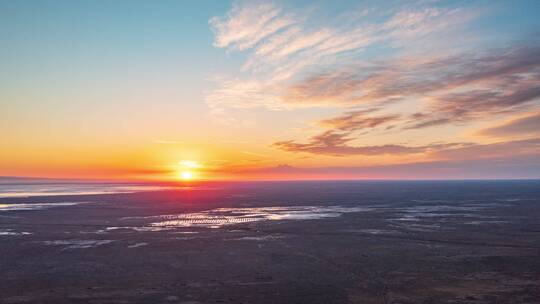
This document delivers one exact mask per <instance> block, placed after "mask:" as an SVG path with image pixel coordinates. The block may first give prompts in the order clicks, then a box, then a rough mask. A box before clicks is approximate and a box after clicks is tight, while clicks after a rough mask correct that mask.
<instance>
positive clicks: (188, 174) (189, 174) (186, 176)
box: [180, 171, 193, 180]
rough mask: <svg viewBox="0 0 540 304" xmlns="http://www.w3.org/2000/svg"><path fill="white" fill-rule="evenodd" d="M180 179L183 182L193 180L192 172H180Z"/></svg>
mask: <svg viewBox="0 0 540 304" xmlns="http://www.w3.org/2000/svg"><path fill="white" fill-rule="evenodd" d="M180 178H181V179H183V180H192V179H193V172H191V171H182V172H180Z"/></svg>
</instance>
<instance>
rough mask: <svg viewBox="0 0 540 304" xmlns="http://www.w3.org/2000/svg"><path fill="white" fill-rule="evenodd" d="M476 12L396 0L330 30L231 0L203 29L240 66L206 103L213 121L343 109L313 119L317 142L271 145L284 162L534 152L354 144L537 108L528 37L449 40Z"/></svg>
mask: <svg viewBox="0 0 540 304" xmlns="http://www.w3.org/2000/svg"><path fill="white" fill-rule="evenodd" d="M482 13H483V11H482V10H480V9H478V7H472V8H471V7H467V8H464V7H457V6H445V5H441V4H440V3H434V2H415V3H405V4H403V3H401V4H400V5H397V6H395V7H393V8H392V10H390V11H389V13H382V12H381V11H380V10H377V9H371V8H362V9H361V10H360V9H359V10H358V12H357V13H356V14H353V13H352V12H348V13H347V14H343V15H341V16H338V17H341V18H346V20H342V21H343V22H340V23H339V24H338V23H337V22H329V21H326V20H320V21H319V20H313V16H312V15H310V14H302V13H300V12H299V10H286V9H285V8H283V7H280V6H277V5H275V4H268V3H265V4H253V3H252V2H250V3H237V4H236V5H235V6H234V7H233V8H232V10H231V11H230V12H229V13H228V14H227V15H226V16H224V17H216V18H213V19H212V20H211V21H210V24H211V26H212V27H213V29H214V32H215V33H216V36H215V46H217V47H220V48H224V49H227V50H228V51H240V52H242V54H243V55H244V56H245V58H246V59H245V62H244V63H243V65H242V67H241V69H239V71H238V73H237V74H235V75H234V76H230V77H224V78H221V79H220V80H219V81H218V82H217V88H216V89H215V90H214V91H212V92H211V93H210V94H208V95H207V96H206V101H207V103H208V105H209V106H210V107H211V108H212V109H213V110H214V111H217V112H219V111H223V109H234V108H242V109H246V108H255V107H259V108H266V109H271V110H282V109H302V108H310V107H317V108H321V107H331V108H335V109H342V110H341V111H343V113H342V114H341V115H335V114H334V116H333V117H329V118H322V119H319V120H318V121H316V122H315V125H316V126H317V127H319V128H320V129H322V130H321V131H320V132H319V134H318V135H315V136H311V137H309V138H307V139H305V140H301V139H300V140H280V141H277V142H275V143H273V144H272V146H273V147H275V148H278V149H280V150H284V151H288V152H295V153H298V152H303V153H308V154H316V155H331V156H350V155H384V154H394V155H410V154H423V155H429V156H430V157H447V156H450V155H452V156H454V157H459V156H460V155H465V154H471V153H474V152H473V151H485V150H488V149H493V151H501V149H502V150H505V149H506V147H514V145H519V144H521V145H523V146H527V147H529V148H531V147H536V146H535V145H536V143H534V142H514V143H512V144H510V143H509V142H502V143H498V144H493V145H482V144H475V143H468V142H467V143H466V142H455V141H454V140H449V143H432V144H429V143H428V144H426V142H429V141H424V144H417V145H402V144H396V143H394V142H392V141H389V142H387V143H386V144H378V145H371V144H367V142H366V144H364V145H362V144H357V143H358V142H364V140H365V138H363V137H360V136H359V134H361V135H365V134H366V133H367V132H372V131H375V130H384V131H385V132H386V131H388V132H413V131H414V130H418V129H427V128H431V127H435V126H441V125H449V124H452V125H464V124H470V123H474V122H477V121H479V120H488V119H491V120H493V119H495V118H500V117H506V115H510V114H512V115H515V114H516V113H520V112H523V111H525V110H530V109H534V108H535V107H537V106H538V105H539V103H540V44H539V43H537V41H538V40H537V37H536V36H534V37H532V36H529V37H528V38H527V39H525V40H523V41H521V42H516V41H513V42H511V43H510V42H506V43H505V44H502V43H499V44H497V45H493V46H491V47H486V46H484V45H481V46H480V47H478V45H475V44H474V43H471V44H470V45H465V46H464V43H463V41H464V40H460V39H456V37H461V36H460V35H463V36H467V35H469V34H468V32H467V31H466V29H467V28H468V26H469V23H471V21H473V20H476V18H479V16H481V14H482ZM451 38H453V40H452V39H451ZM452 43H453V45H452ZM437 46H438V47H437ZM441 46H452V47H448V48H443V47H441ZM412 50H421V51H420V52H415V51H412ZM404 109H406V110H404ZM535 126H536V118H535V117H531V118H527V119H524V121H516V122H513V123H511V124H510V125H505V126H500V127H498V129H496V128H493V129H491V130H485V131H484V134H491V135H493V134H496V133H497V134H503V133H505V132H506V134H509V133H511V132H529V131H528V129H531V128H534V127H535ZM393 138H394V140H395V138H396V137H395V136H394V137H393ZM378 142H380V141H378ZM501 147H502V148H501ZM487 154H489V153H487Z"/></svg>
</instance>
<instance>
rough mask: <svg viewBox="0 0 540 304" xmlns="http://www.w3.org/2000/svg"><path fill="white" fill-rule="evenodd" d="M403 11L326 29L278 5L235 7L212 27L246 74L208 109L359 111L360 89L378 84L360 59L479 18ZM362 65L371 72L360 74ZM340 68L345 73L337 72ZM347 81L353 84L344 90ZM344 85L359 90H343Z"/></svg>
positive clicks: (223, 85) (210, 98) (223, 87)
mask: <svg viewBox="0 0 540 304" xmlns="http://www.w3.org/2000/svg"><path fill="white" fill-rule="evenodd" d="M396 7H398V9H397V12H395V13H393V14H387V13H381V12H377V11H376V10H371V14H372V15H373V16H371V17H372V18H367V17H366V16H365V15H363V16H364V17H363V18H356V19H351V20H349V21H350V22H340V23H339V24H338V23H333V24H330V23H328V24H327V23H324V22H317V20H314V19H315V18H316V16H310V15H309V14H305V13H303V14H302V13H300V11H298V12H284V10H283V9H282V8H281V7H278V6H277V5H275V4H272V3H264V4H256V3H255V4H254V3H252V2H245V3H244V2H242V3H237V4H235V5H234V6H233V8H232V9H231V11H229V12H228V13H227V14H226V16H223V17H214V18H212V19H211V20H210V25H211V27H212V29H213V31H214V32H215V41H214V45H215V46H216V47H220V48H226V49H227V50H230V51H243V52H244V53H245V54H246V56H247V59H246V62H245V63H244V65H243V72H245V73H244V75H242V76H239V75H237V76H234V77H226V78H222V79H221V80H218V87H217V88H216V89H215V90H214V91H212V92H210V93H209V94H208V95H207V96H206V101H207V103H208V104H209V105H210V106H211V107H213V108H216V107H233V108H235V107H236V108H251V107H267V108H270V109H288V108H297V107H300V108H301V107H306V106H313V105H314V104H325V103H329V104H335V103H339V102H343V103H344V104H346V105H350V104H351V103H353V102H355V100H356V102H357V103H358V102H361V101H362V100H363V99H369V97H362V96H363V95H366V94H364V93H362V94H361V95H362V96H356V95H357V93H358V92H356V91H355V90H354V88H356V89H358V81H367V82H368V84H369V82H370V81H371V82H373V81H376V79H374V80H370V79H373V78H374V77H375V78H378V77H377V75H369V73H368V74H366V72H369V71H368V70H369V67H368V65H370V63H369V62H366V61H365V60H362V58H361V57H360V55H361V54H363V53H365V51H366V50H367V49H370V48H375V47H380V45H381V44H382V45H385V46H386V47H390V48H396V47H398V46H402V45H408V46H411V45H413V44H414V43H417V41H419V39H421V38H424V37H427V36H430V35H431V36H433V37H434V36H437V35H436V34H438V35H441V34H442V33H447V32H449V31H451V30H453V29H454V28H456V27H461V26H463V24H465V23H466V22H467V21H469V20H471V18H472V17H473V15H474V13H472V11H473V10H469V11H465V10H459V9H454V8H444V7H438V8H434V7H423V6H420V5H419V6H418V8H411V7H406V6H405V7H401V8H399V5H396ZM392 11H395V10H392ZM359 60H360V61H361V62H364V63H366V64H365V65H366V66H364V64H361V65H360V66H359V65H358V63H359ZM336 67H343V68H342V69H339V70H337V71H334V69H335V68H336ZM328 69H330V70H329V72H328V73H326V72H325V71H327V70H328ZM358 71H361V73H360V74H358ZM344 78H350V79H349V81H347V82H344V80H345V79H344ZM379 79H380V78H379ZM344 84H345V85H346V84H351V85H352V86H354V88H351V90H349V91H347V90H343V86H344ZM334 85H336V87H335V89H334V88H333V87H332V86H334ZM367 95H370V94H367Z"/></svg>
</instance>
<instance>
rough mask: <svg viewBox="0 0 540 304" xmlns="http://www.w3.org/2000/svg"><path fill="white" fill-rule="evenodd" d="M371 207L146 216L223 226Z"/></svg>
mask: <svg viewBox="0 0 540 304" xmlns="http://www.w3.org/2000/svg"><path fill="white" fill-rule="evenodd" d="M370 210H371V209H370V208H366V207H342V206H295V207H292V206H287V207H254V208H217V209H212V210H208V211H202V212H195V213H184V214H169V215H158V216H150V217H144V218H146V219H159V220H160V221H157V222H152V223H150V226H151V227H161V228H183V227H204V228H220V227H222V226H226V225H235V224H245V223H251V222H258V221H276V220H313V219H323V218H333V217H338V216H341V215H342V214H344V213H350V212H365V211H370Z"/></svg>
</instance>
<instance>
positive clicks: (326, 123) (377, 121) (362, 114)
mask: <svg viewBox="0 0 540 304" xmlns="http://www.w3.org/2000/svg"><path fill="white" fill-rule="evenodd" d="M374 111H376V110H375V109H368V110H356V111H349V112H346V113H344V114H342V115H340V116H337V117H332V118H328V119H323V120H320V121H319V122H318V124H319V125H320V126H322V127H325V128H328V129H333V130H340V131H355V130H364V129H371V128H375V127H378V126H382V125H386V124H388V123H390V122H395V121H396V120H398V119H399V118H400V115H381V116H367V115H366V114H368V113H371V112H374Z"/></svg>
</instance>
